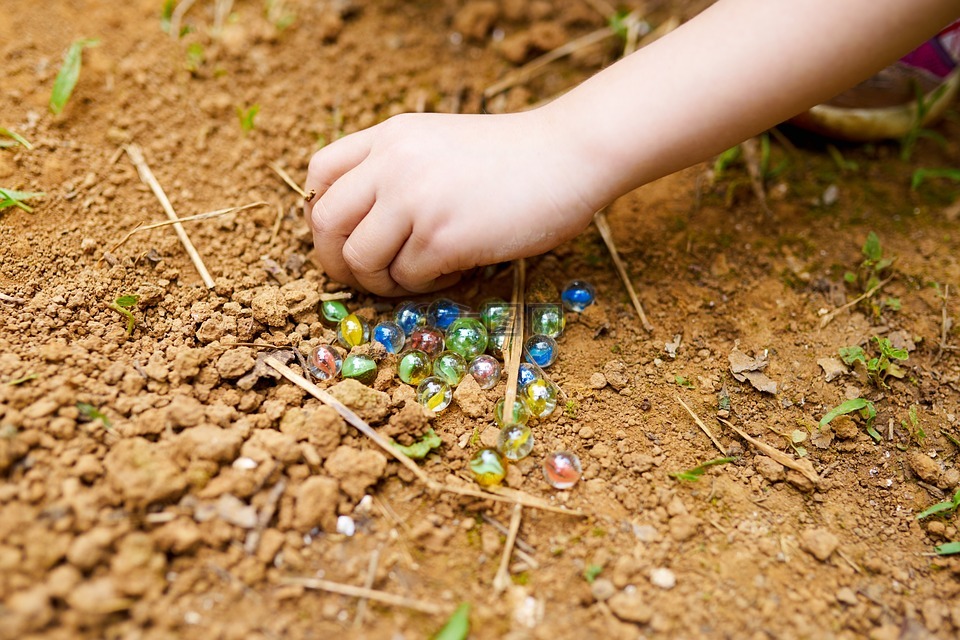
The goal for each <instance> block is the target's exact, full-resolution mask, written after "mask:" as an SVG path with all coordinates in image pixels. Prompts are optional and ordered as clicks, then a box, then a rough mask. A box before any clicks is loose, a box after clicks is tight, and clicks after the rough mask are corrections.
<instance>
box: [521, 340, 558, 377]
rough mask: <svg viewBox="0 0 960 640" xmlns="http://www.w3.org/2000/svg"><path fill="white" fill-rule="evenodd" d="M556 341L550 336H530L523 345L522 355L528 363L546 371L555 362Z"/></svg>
mask: <svg viewBox="0 0 960 640" xmlns="http://www.w3.org/2000/svg"><path fill="white" fill-rule="evenodd" d="M557 351H558V348H557V341H556V340H554V339H553V338H551V337H550V336H530V337H529V338H527V341H526V342H525V343H524V344H523V355H524V357H525V358H526V359H527V361H528V362H533V363H535V364H536V365H537V366H538V367H541V368H543V369H546V368H547V367H549V366H550V365H552V364H553V363H554V362H556V361H557Z"/></svg>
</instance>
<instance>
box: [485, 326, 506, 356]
mask: <svg viewBox="0 0 960 640" xmlns="http://www.w3.org/2000/svg"><path fill="white" fill-rule="evenodd" d="M507 335H508V330H507V329H506V328H500V329H494V330H493V331H491V332H489V334H488V336H487V353H489V354H490V355H492V356H493V357H494V358H497V359H499V360H503V350H504V349H505V348H506V346H507Z"/></svg>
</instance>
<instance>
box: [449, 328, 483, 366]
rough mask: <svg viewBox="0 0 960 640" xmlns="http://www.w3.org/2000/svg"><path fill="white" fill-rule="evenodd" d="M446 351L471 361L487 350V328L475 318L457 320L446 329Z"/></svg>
mask: <svg viewBox="0 0 960 640" xmlns="http://www.w3.org/2000/svg"><path fill="white" fill-rule="evenodd" d="M446 345H447V349H449V350H450V351H453V352H455V353H459V354H460V355H462V356H463V357H464V358H466V359H467V360H473V359H474V358H476V357H477V356H478V355H480V354H481V353H483V352H484V351H486V350H487V328H486V327H484V326H483V323H482V322H480V321H479V320H477V319H476V318H457V319H456V320H454V321H453V322H451V323H450V326H449V327H447V339H446Z"/></svg>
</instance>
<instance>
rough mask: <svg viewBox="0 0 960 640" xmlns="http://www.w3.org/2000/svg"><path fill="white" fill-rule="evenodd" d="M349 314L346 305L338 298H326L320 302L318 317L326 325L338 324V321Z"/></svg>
mask: <svg viewBox="0 0 960 640" xmlns="http://www.w3.org/2000/svg"><path fill="white" fill-rule="evenodd" d="M348 315H350V312H349V311H348V310H347V305H345V304H343V303H342V302H340V301H339V300H327V301H325V302H321V303H320V317H321V318H323V322H324V324H326V325H329V326H331V327H334V326H336V325H338V324H340V321H341V320H343V319H344V318H346V317H347V316H348Z"/></svg>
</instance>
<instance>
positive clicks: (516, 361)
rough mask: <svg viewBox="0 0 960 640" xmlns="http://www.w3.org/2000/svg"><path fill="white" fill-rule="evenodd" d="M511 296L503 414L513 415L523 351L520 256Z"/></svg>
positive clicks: (523, 263) (523, 271) (523, 268)
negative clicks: (510, 321) (511, 312)
mask: <svg viewBox="0 0 960 640" xmlns="http://www.w3.org/2000/svg"><path fill="white" fill-rule="evenodd" d="M514 268H515V269H516V270H515V271H514V272H513V297H512V298H511V305H510V308H511V309H513V315H512V321H513V322H512V324H511V327H510V336H509V339H508V341H507V345H506V347H507V350H506V354H507V356H506V364H507V394H506V396H505V397H504V399H503V415H504V416H505V417H504V420H506V416H508V415H509V416H512V415H513V405H514V403H515V402H516V401H517V380H518V379H519V378H520V355H521V354H522V353H523V324H524V313H525V305H524V296H525V291H526V286H527V285H526V279H527V263H526V261H525V260H524V259H523V258H520V259H519V260H517V261H516V263H515V264H514ZM508 411H509V412H510V413H509V414H508V413H507V412H508Z"/></svg>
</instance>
